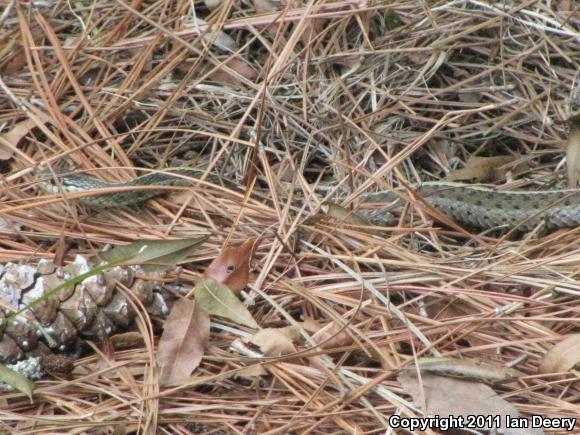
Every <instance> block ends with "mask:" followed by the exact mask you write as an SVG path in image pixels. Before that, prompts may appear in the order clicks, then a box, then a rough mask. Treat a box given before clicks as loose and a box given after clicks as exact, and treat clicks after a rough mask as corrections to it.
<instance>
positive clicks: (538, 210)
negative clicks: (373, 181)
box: [362, 181, 580, 231]
mask: <svg viewBox="0 0 580 435" xmlns="http://www.w3.org/2000/svg"><path fill="white" fill-rule="evenodd" d="M414 191H415V192H416V194H417V197H418V198H421V199H422V200H424V201H425V202H426V203H427V204H429V205H430V206H431V207H433V208H435V209H437V210H438V211H440V212H442V213H444V214H446V215H447V216H449V217H451V218H453V219H454V220H455V221H457V222H460V223H462V224H464V225H467V226H470V227H476V228H482V229H489V228H495V227H500V226H503V227H504V228H510V229H511V228H517V229H518V230H519V231H529V230H531V229H533V228H534V227H536V226H537V225H538V224H544V225H545V227H546V229H548V230H555V229H558V228H565V227H575V226H578V225H580V190H577V189H567V190H543V191H514V190H509V191H508V190H495V189H493V188H488V187H482V186H477V185H468V184H461V183H451V182H443V181H436V182H430V183H424V184H422V185H421V186H418V187H416V188H414ZM401 193H404V191H402V192H401V191H399V192H397V191H382V192H377V193H371V194H367V195H365V196H364V197H363V198H362V201H363V202H372V203H380V204H386V203H390V202H393V201H396V200H400V197H401ZM404 194H405V195H406V196H408V195H407V194H406V193H404Z"/></svg>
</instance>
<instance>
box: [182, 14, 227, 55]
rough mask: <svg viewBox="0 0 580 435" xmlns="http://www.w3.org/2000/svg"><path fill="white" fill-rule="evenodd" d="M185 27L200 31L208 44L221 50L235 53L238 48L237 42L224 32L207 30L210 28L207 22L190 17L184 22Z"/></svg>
mask: <svg viewBox="0 0 580 435" xmlns="http://www.w3.org/2000/svg"><path fill="white" fill-rule="evenodd" d="M183 26H184V27H185V28H186V29H187V28H190V29H191V28H193V29H199V32H200V37H201V38H202V39H203V40H204V41H205V42H207V43H208V44H211V45H214V46H216V47H217V48H219V49H220V50H224V51H229V52H231V53H233V52H235V51H236V50H237V48H238V46H237V44H236V41H234V40H233V39H232V38H231V37H230V36H229V35H228V34H226V33H224V32H222V31H221V30H218V31H215V32H212V31H209V32H208V31H207V29H208V27H209V26H208V24H207V21H205V20H202V19H201V18H197V17H190V18H189V19H187V20H184V22H183Z"/></svg>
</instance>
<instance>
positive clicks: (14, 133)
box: [0, 117, 49, 160]
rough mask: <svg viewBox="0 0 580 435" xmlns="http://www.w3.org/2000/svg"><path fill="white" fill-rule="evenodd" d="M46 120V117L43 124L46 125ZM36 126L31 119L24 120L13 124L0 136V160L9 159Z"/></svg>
mask: <svg viewBox="0 0 580 435" xmlns="http://www.w3.org/2000/svg"><path fill="white" fill-rule="evenodd" d="M48 120H49V119H48V117H46V119H45V120H44V122H45V123H46V122H48ZM36 126H37V124H36V122H35V121H34V120H33V119H26V120H24V121H21V122H19V123H17V124H15V125H14V127H12V129H11V130H10V131H7V132H6V133H2V134H0V160H8V159H11V158H12V156H13V155H14V150H15V149H16V147H17V146H18V143H19V142H20V141H21V140H22V138H23V137H24V136H26V135H27V134H28V133H30V130H32V129H33V128H34V127H36Z"/></svg>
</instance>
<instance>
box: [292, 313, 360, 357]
mask: <svg viewBox="0 0 580 435" xmlns="http://www.w3.org/2000/svg"><path fill="white" fill-rule="evenodd" d="M302 327H303V328H304V329H305V330H306V331H308V332H309V333H311V334H313V335H314V336H313V339H314V341H315V342H316V343H317V344H320V348H321V349H335V348H338V347H345V346H350V345H351V344H353V343H354V340H353V338H352V336H351V335H350V334H349V333H348V332H347V331H346V328H344V327H342V326H340V325H338V324H337V323H336V322H331V323H330V324H328V325H325V326H321V325H320V324H319V323H318V322H317V321H316V320H314V319H309V318H307V319H306V320H305V321H304V322H302Z"/></svg>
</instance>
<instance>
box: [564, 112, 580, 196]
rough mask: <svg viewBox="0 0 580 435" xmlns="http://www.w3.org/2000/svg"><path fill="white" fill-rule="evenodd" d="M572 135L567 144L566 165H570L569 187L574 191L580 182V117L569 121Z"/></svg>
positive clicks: (577, 116)
mask: <svg viewBox="0 0 580 435" xmlns="http://www.w3.org/2000/svg"><path fill="white" fill-rule="evenodd" d="M568 121H569V123H570V134H569V135H568V142H567V144H566V164H567V165H568V186H569V187H570V188H571V189H573V188H575V187H577V186H578V181H580V115H576V116H573V117H572V118H570V119H569V120H568Z"/></svg>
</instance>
